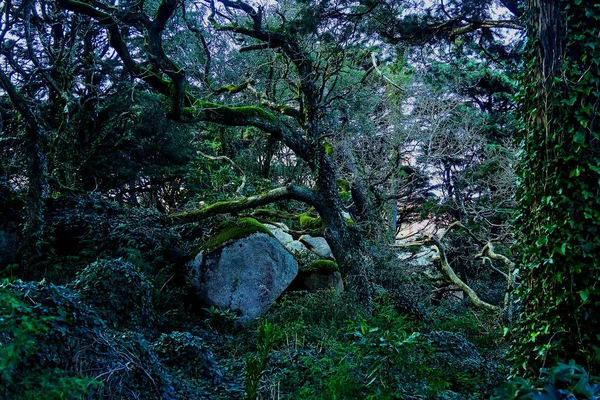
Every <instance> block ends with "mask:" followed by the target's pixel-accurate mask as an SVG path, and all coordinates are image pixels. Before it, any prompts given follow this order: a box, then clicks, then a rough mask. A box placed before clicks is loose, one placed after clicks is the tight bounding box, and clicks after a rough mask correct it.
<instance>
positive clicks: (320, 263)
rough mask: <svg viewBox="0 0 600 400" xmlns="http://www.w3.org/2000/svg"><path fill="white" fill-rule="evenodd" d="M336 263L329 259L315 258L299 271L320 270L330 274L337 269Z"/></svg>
mask: <svg viewBox="0 0 600 400" xmlns="http://www.w3.org/2000/svg"><path fill="white" fill-rule="evenodd" d="M339 270H340V268H339V267H338V265H337V263H336V262H334V261H330V260H317V261H315V262H313V263H311V264H309V265H307V266H306V267H303V268H302V269H301V270H300V271H301V272H321V273H324V274H330V273H332V272H336V271H339Z"/></svg>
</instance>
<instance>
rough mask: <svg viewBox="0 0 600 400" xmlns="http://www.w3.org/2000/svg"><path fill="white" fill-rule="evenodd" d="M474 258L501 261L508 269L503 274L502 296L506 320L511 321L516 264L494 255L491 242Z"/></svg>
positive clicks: (501, 256)
mask: <svg viewBox="0 0 600 400" xmlns="http://www.w3.org/2000/svg"><path fill="white" fill-rule="evenodd" d="M475 258H481V259H483V260H486V259H488V260H498V261H502V262H503V263H504V265H506V266H507V267H508V273H507V274H503V275H504V276H505V277H506V283H507V287H506V294H505V295H504V308H505V309H506V310H507V314H508V315H507V318H508V320H509V321H510V320H512V314H513V310H512V304H513V301H512V297H513V293H512V288H513V285H514V283H515V266H516V264H515V263H514V262H512V261H510V260H509V259H508V257H506V256H504V255H502V254H498V253H496V252H495V251H494V245H493V244H492V243H491V242H488V243H487V244H486V245H485V246H484V247H483V249H481V252H480V253H479V254H477V255H476V256H475ZM494 269H495V268H494Z"/></svg>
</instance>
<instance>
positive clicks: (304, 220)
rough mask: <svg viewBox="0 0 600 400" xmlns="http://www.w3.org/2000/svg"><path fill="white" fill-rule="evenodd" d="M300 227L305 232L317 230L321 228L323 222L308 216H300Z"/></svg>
mask: <svg viewBox="0 0 600 400" xmlns="http://www.w3.org/2000/svg"><path fill="white" fill-rule="evenodd" d="M299 221H300V227H301V228H302V229H305V230H309V229H310V230H312V229H319V228H322V227H323V221H322V220H321V218H319V217H316V218H315V217H311V216H310V215H308V214H301V215H300V219H299Z"/></svg>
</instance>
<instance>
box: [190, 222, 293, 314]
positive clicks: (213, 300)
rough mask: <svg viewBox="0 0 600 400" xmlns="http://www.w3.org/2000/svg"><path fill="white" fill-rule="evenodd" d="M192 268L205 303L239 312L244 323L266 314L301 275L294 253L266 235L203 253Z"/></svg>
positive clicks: (237, 241)
mask: <svg viewBox="0 0 600 400" xmlns="http://www.w3.org/2000/svg"><path fill="white" fill-rule="evenodd" d="M188 267H189V274H190V278H191V283H192V287H193V288H194V290H195V292H196V294H197V296H198V297H199V298H200V299H201V301H202V302H203V303H204V304H206V305H209V306H215V307H218V308H224V309H230V310H231V311H235V312H238V313H239V315H240V322H242V323H243V322H247V321H250V320H252V319H254V318H256V317H258V316H260V315H262V314H264V313H265V312H266V311H267V310H268V309H269V308H270V307H271V305H272V304H273V302H274V301H275V300H276V299H277V297H279V295H280V294H281V293H282V292H283V291H284V290H285V289H286V288H287V287H288V286H289V284H290V283H291V282H292V280H293V279H294V278H295V277H296V275H297V274H298V262H297V261H296V260H295V259H294V257H293V256H292V254H291V253H290V252H289V251H287V250H286V249H285V247H283V245H282V244H281V243H280V242H279V241H278V240H277V239H276V238H275V237H273V236H271V235H268V234H265V233H263V232H258V233H252V234H250V235H249V236H247V237H244V238H237V239H235V240H232V241H229V242H226V243H225V244H224V245H223V246H221V247H218V248H214V249H210V250H209V251H207V252H206V253H204V252H200V253H199V254H198V255H197V256H196V257H195V259H194V260H193V261H191V262H190V263H189V264H188Z"/></svg>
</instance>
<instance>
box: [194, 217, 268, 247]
mask: <svg viewBox="0 0 600 400" xmlns="http://www.w3.org/2000/svg"><path fill="white" fill-rule="evenodd" d="M254 233H265V234H267V235H269V236H273V234H272V233H271V231H270V230H269V229H268V228H267V227H266V226H264V225H263V224H261V223H260V222H258V221H257V220H255V219H254V218H249V217H247V218H239V219H237V220H235V221H227V222H224V223H223V224H222V225H221V229H220V230H219V232H218V233H217V234H216V235H214V236H213V237H212V238H210V239H209V240H208V241H207V242H205V243H204V244H203V245H202V246H201V248H200V250H201V251H205V252H206V251H212V250H215V249H217V248H219V247H221V246H224V245H225V244H226V243H227V242H230V241H232V240H236V239H241V238H245V237H247V236H250V235H252V234H254Z"/></svg>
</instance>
